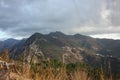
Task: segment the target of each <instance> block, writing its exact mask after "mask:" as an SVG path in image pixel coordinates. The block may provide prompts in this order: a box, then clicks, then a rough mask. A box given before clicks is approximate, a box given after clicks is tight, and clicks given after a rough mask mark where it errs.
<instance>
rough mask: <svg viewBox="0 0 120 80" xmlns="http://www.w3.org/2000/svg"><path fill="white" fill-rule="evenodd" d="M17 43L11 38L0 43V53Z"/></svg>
mask: <svg viewBox="0 0 120 80" xmlns="http://www.w3.org/2000/svg"><path fill="white" fill-rule="evenodd" d="M19 41H20V40H16V39H12V38H9V39H7V40H5V41H0V53H1V52H2V51H3V50H5V49H8V50H10V49H11V48H12V47H13V46H14V45H15V44H17V43H18V42H19Z"/></svg>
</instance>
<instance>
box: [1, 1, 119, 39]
mask: <svg viewBox="0 0 120 80" xmlns="http://www.w3.org/2000/svg"><path fill="white" fill-rule="evenodd" d="M119 8H120V6H119V0H114V2H113V1H112V0H91V1H90V0H22V1H20V0H0V31H1V32H4V33H6V34H5V35H7V36H10V37H14V38H22V37H27V36H30V35H31V34H33V33H34V32H41V33H49V32H52V31H62V32H64V33H67V34H74V33H81V34H85V35H98V34H100V35H102V34H109V33H118V34H119V30H120V23H119V22H120V18H119V13H120V11H119V10H120V9H119ZM115 26H117V27H115ZM9 34H10V35H9Z"/></svg>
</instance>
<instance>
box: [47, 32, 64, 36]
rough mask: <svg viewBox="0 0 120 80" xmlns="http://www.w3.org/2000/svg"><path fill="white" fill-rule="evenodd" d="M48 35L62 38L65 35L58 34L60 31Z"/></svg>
mask: <svg viewBox="0 0 120 80" xmlns="http://www.w3.org/2000/svg"><path fill="white" fill-rule="evenodd" d="M49 35H53V36H64V35H65V34H64V33H62V32H60V31H56V32H51V33H49Z"/></svg>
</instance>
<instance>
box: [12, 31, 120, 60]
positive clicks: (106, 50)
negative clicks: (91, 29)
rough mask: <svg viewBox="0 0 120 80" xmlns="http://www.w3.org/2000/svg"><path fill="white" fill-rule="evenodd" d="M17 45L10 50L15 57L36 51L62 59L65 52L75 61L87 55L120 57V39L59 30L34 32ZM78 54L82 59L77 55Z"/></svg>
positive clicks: (33, 53)
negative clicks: (46, 32)
mask: <svg viewBox="0 0 120 80" xmlns="http://www.w3.org/2000/svg"><path fill="white" fill-rule="evenodd" d="M16 45H17V46H16ZM16 45H15V46H14V47H13V48H12V49H11V51H10V54H11V56H13V54H14V56H13V57H14V58H15V57H17V56H18V55H19V56H20V55H23V54H25V55H26V56H32V55H35V51H36V53H37V54H39V55H42V56H44V57H45V58H51V59H60V60H62V56H63V55H64V54H65V55H67V56H68V57H70V56H72V57H74V58H73V59H74V60H75V58H76V60H75V62H76V61H78V62H79V61H83V60H81V59H85V58H84V56H85V57H86V55H89V56H91V55H93V56H96V55H99V56H108V57H110V56H111V57H120V53H119V52H120V49H119V48H120V40H111V39H96V38H92V37H89V36H84V35H80V34H75V35H66V34H64V33H61V32H58V31H57V32H51V33H49V34H41V33H34V34H33V35H32V36H31V37H29V38H28V39H26V40H23V41H19V42H18V43H17V44H16ZM73 55H74V56H73ZM78 55H79V57H80V58H81V59H79V58H77V57H75V56H78ZM68 57H67V58H68ZM74 60H73V61H74ZM66 61H67V60H66ZM68 62H69V59H68ZM70 62H72V61H70Z"/></svg>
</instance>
